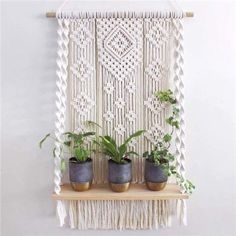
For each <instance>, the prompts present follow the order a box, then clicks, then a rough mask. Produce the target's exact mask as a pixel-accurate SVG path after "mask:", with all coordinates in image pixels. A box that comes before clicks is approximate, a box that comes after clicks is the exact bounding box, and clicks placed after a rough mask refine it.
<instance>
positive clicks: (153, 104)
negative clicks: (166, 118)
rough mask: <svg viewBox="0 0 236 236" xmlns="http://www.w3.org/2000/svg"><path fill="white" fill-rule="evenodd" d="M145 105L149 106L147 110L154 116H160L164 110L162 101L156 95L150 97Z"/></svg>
mask: <svg viewBox="0 0 236 236" xmlns="http://www.w3.org/2000/svg"><path fill="white" fill-rule="evenodd" d="M144 105H145V106H147V108H148V109H150V110H151V111H152V112H153V113H154V114H158V113H159V112H160V111H161V110H162V105H161V103H160V101H159V100H158V99H157V98H156V96H154V95H151V96H150V97H148V99H147V100H146V101H145V102H144Z"/></svg>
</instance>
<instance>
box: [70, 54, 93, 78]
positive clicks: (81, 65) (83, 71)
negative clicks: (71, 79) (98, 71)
mask: <svg viewBox="0 0 236 236" xmlns="http://www.w3.org/2000/svg"><path fill="white" fill-rule="evenodd" d="M71 71H72V73H73V74H75V75H76V76H77V77H78V79H80V80H81V81H85V80H87V79H89V78H91V76H92V75H93V67H92V66H91V65H90V64H89V63H88V62H87V61H86V60H85V59H83V58H81V59H80V60H77V61H76V62H75V63H74V64H73V65H72V66H71Z"/></svg>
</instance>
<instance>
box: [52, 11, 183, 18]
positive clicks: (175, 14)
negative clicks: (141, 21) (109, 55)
mask: <svg viewBox="0 0 236 236" xmlns="http://www.w3.org/2000/svg"><path fill="white" fill-rule="evenodd" d="M184 16H185V14H184V12H182V11H155V12H154V11H153V12H130V11H125V12H57V18H59V19H60V18H64V19H77V18H80V19H91V18H97V19H99V18H163V19H167V18H173V19H177V18H179V19H181V18H183V17H184Z"/></svg>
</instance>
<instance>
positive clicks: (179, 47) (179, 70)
mask: <svg viewBox="0 0 236 236" xmlns="http://www.w3.org/2000/svg"><path fill="white" fill-rule="evenodd" d="M173 25H174V31H173V33H174V44H175V51H174V57H175V63H174V85H175V91H174V93H175V96H176V98H177V101H178V108H179V110H180V112H179V120H180V128H179V129H178V130H177V131H176V142H175V143H176V159H177V162H176V168H177V171H178V173H179V174H180V176H181V177H182V178H183V179H185V142H184V141H185V140H184V138H185V122H184V104H183V103H184V92H183V90H184V84H183V75H184V73H183V63H184V59H183V53H184V50H183V25H182V22H181V20H179V19H174V20H173ZM182 187H183V186H182ZM178 208H179V209H180V211H179V218H180V221H181V222H182V223H183V224H185V225H186V224H187V216H186V214H187V207H186V201H185V200H179V201H178Z"/></svg>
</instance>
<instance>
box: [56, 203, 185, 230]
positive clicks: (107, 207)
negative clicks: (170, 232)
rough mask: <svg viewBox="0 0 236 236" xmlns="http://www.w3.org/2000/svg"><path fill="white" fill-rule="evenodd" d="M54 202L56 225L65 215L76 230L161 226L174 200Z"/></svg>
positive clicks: (173, 212) (167, 222)
mask: <svg viewBox="0 0 236 236" xmlns="http://www.w3.org/2000/svg"><path fill="white" fill-rule="evenodd" d="M67 203H69V204H67ZM58 204H59V208H58V209H59V211H58V217H59V221H60V226H63V225H64V224H65V222H66V220H65V219H66V217H68V218H69V219H68V221H69V227H70V228H72V229H79V230H87V229H112V230H126V229H139V230H140V229H158V228H165V227H170V226H171V224H172V217H173V216H174V215H176V210H175V209H176V207H175V206H176V201H175V200H158V201H137V200H136V201H117V200H109V201H107V200H106V201H96V200H93V201H91V200H88V201H85V200H83V201H58ZM67 205H68V206H67ZM179 213H180V212H179ZM181 217H182V216H180V218H181Z"/></svg>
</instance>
